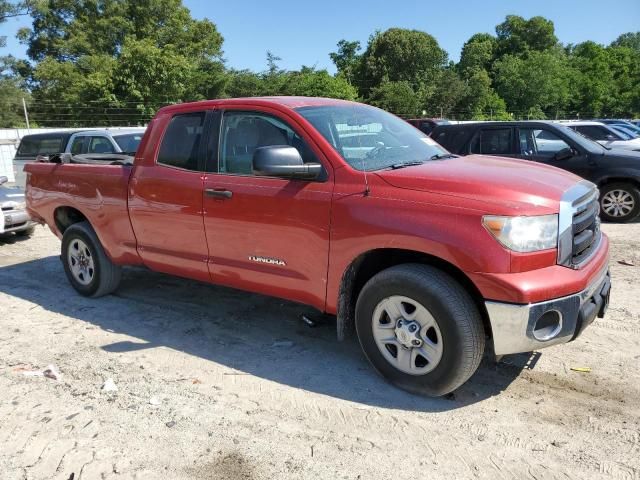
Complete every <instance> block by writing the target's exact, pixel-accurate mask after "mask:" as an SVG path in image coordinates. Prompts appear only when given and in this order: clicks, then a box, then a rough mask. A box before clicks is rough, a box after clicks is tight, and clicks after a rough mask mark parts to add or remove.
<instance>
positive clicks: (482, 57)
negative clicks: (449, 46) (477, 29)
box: [458, 33, 498, 75]
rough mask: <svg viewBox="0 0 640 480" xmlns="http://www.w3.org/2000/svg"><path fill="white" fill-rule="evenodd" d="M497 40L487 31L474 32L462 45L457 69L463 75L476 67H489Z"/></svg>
mask: <svg viewBox="0 0 640 480" xmlns="http://www.w3.org/2000/svg"><path fill="white" fill-rule="evenodd" d="M497 45H498V41H497V40H496V38H495V37H494V36H492V35H489V34H488V33H476V34H475V35H473V36H472V37H471V38H470V39H469V40H467V42H466V43H465V44H464V46H463V47H462V53H461V54H460V62H459V63H458V71H460V73H462V74H463V75H465V74H467V73H468V72H474V71H476V70H478V69H482V70H487V71H489V70H490V69H491V64H492V62H493V60H494V57H495V53H496V49H497Z"/></svg>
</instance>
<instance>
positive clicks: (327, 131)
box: [296, 104, 448, 171]
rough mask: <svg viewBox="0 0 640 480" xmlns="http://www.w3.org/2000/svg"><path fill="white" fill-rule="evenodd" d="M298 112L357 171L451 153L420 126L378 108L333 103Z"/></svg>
mask: <svg viewBox="0 0 640 480" xmlns="http://www.w3.org/2000/svg"><path fill="white" fill-rule="evenodd" d="M296 111H297V112H298V113H300V115H302V116H303V117H304V118H306V119H307V120H308V121H309V122H310V123H311V124H312V125H313V126H314V127H315V128H316V130H318V132H320V133H321V134H322V136H323V137H324V138H325V139H326V140H327V142H329V143H330V144H331V145H332V146H333V148H334V149H335V150H336V151H337V152H338V153H339V154H340V155H341V156H342V158H344V160H345V161H346V162H347V163H348V164H349V165H351V166H352V167H353V168H355V169H356V170H361V171H362V170H366V171H373V170H382V169H385V168H389V167H392V166H393V167H396V166H402V165H406V164H414V163H416V162H425V161H429V160H432V159H435V158H437V156H438V155H440V156H446V155H447V154H448V152H447V151H446V150H445V149H444V148H442V147H441V146H440V145H438V144H437V143H436V142H434V141H433V140H431V139H430V138H429V137H427V136H426V135H425V134H424V133H422V132H421V131H420V130H418V129H417V128H415V127H413V126H411V125H409V124H408V123H407V122H405V121H404V120H401V119H400V118H398V117H396V116H395V115H392V114H390V113H387V112H385V111H383V110H380V109H378V108H375V107H369V106H367V105H357V104H354V105H330V106H322V107H301V108H297V109H296Z"/></svg>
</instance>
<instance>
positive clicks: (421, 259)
mask: <svg viewBox="0 0 640 480" xmlns="http://www.w3.org/2000/svg"><path fill="white" fill-rule="evenodd" d="M405 263H420V264H424V265H430V266H432V267H435V268H437V269H438V270H441V271H442V272H443V273H446V274H448V275H449V276H450V277H452V278H453V279H454V280H455V281H457V282H458V283H459V284H460V285H461V286H462V287H463V288H464V289H465V290H466V291H467V292H469V294H470V295H471V298H472V300H473V302H474V303H475V305H476V306H477V308H478V311H479V312H480V316H481V317H482V323H483V326H484V329H485V332H486V333H487V334H489V335H490V336H491V323H490V322H489V315H488V313H487V309H486V307H485V304H484V298H483V297H482V294H481V293H480V290H479V289H478V287H476V285H475V284H474V283H473V282H472V281H471V279H470V278H469V277H468V276H467V275H466V274H465V273H464V272H463V271H462V270H460V269H459V268H458V267H456V266H455V265H453V264H452V263H450V262H448V261H446V260H443V259H442V258H439V257H436V256H434V255H430V254H428V253H424V252H418V251H415V250H405V249H399V248H378V249H373V250H369V251H367V252H364V253H362V254H360V255H359V256H358V257H357V258H355V259H354V260H353V261H352V262H351V263H350V264H349V266H348V267H347V268H346V270H345V271H344V273H343V275H342V280H341V282H340V289H339V292H338V312H337V326H336V328H337V334H338V340H344V339H345V338H347V337H349V336H351V335H352V334H353V332H354V326H355V305H356V300H357V299H358V295H359V294H360V291H361V290H362V287H364V285H365V284H366V283H367V281H368V280H369V279H370V278H372V277H373V276H374V275H376V274H377V273H379V272H381V271H382V270H385V269H387V268H390V267H393V266H396V265H402V264H405Z"/></svg>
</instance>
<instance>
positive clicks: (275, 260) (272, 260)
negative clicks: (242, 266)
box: [249, 255, 287, 267]
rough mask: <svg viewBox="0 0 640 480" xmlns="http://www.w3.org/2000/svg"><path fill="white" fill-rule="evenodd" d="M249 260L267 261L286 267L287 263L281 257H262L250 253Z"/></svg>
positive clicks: (270, 263)
mask: <svg viewBox="0 0 640 480" xmlns="http://www.w3.org/2000/svg"><path fill="white" fill-rule="evenodd" d="M249 260H251V261H252V262H258V263H267V264H269V265H278V266H279V267H284V266H285V265H286V264H287V263H286V262H285V261H284V260H280V259H279V258H271V257H260V256H258V255H249Z"/></svg>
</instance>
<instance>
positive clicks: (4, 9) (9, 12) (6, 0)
mask: <svg viewBox="0 0 640 480" xmlns="http://www.w3.org/2000/svg"><path fill="white" fill-rule="evenodd" d="M34 3H35V2H34V1H32V0H28V1H27V0H25V1H10V0H0V24H2V23H4V22H6V21H7V19H9V18H13V17H21V16H23V15H28V14H29V12H30V11H31V8H32V6H33V4H34ZM6 41H7V37H5V36H2V35H0V47H4V46H5V45H6Z"/></svg>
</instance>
